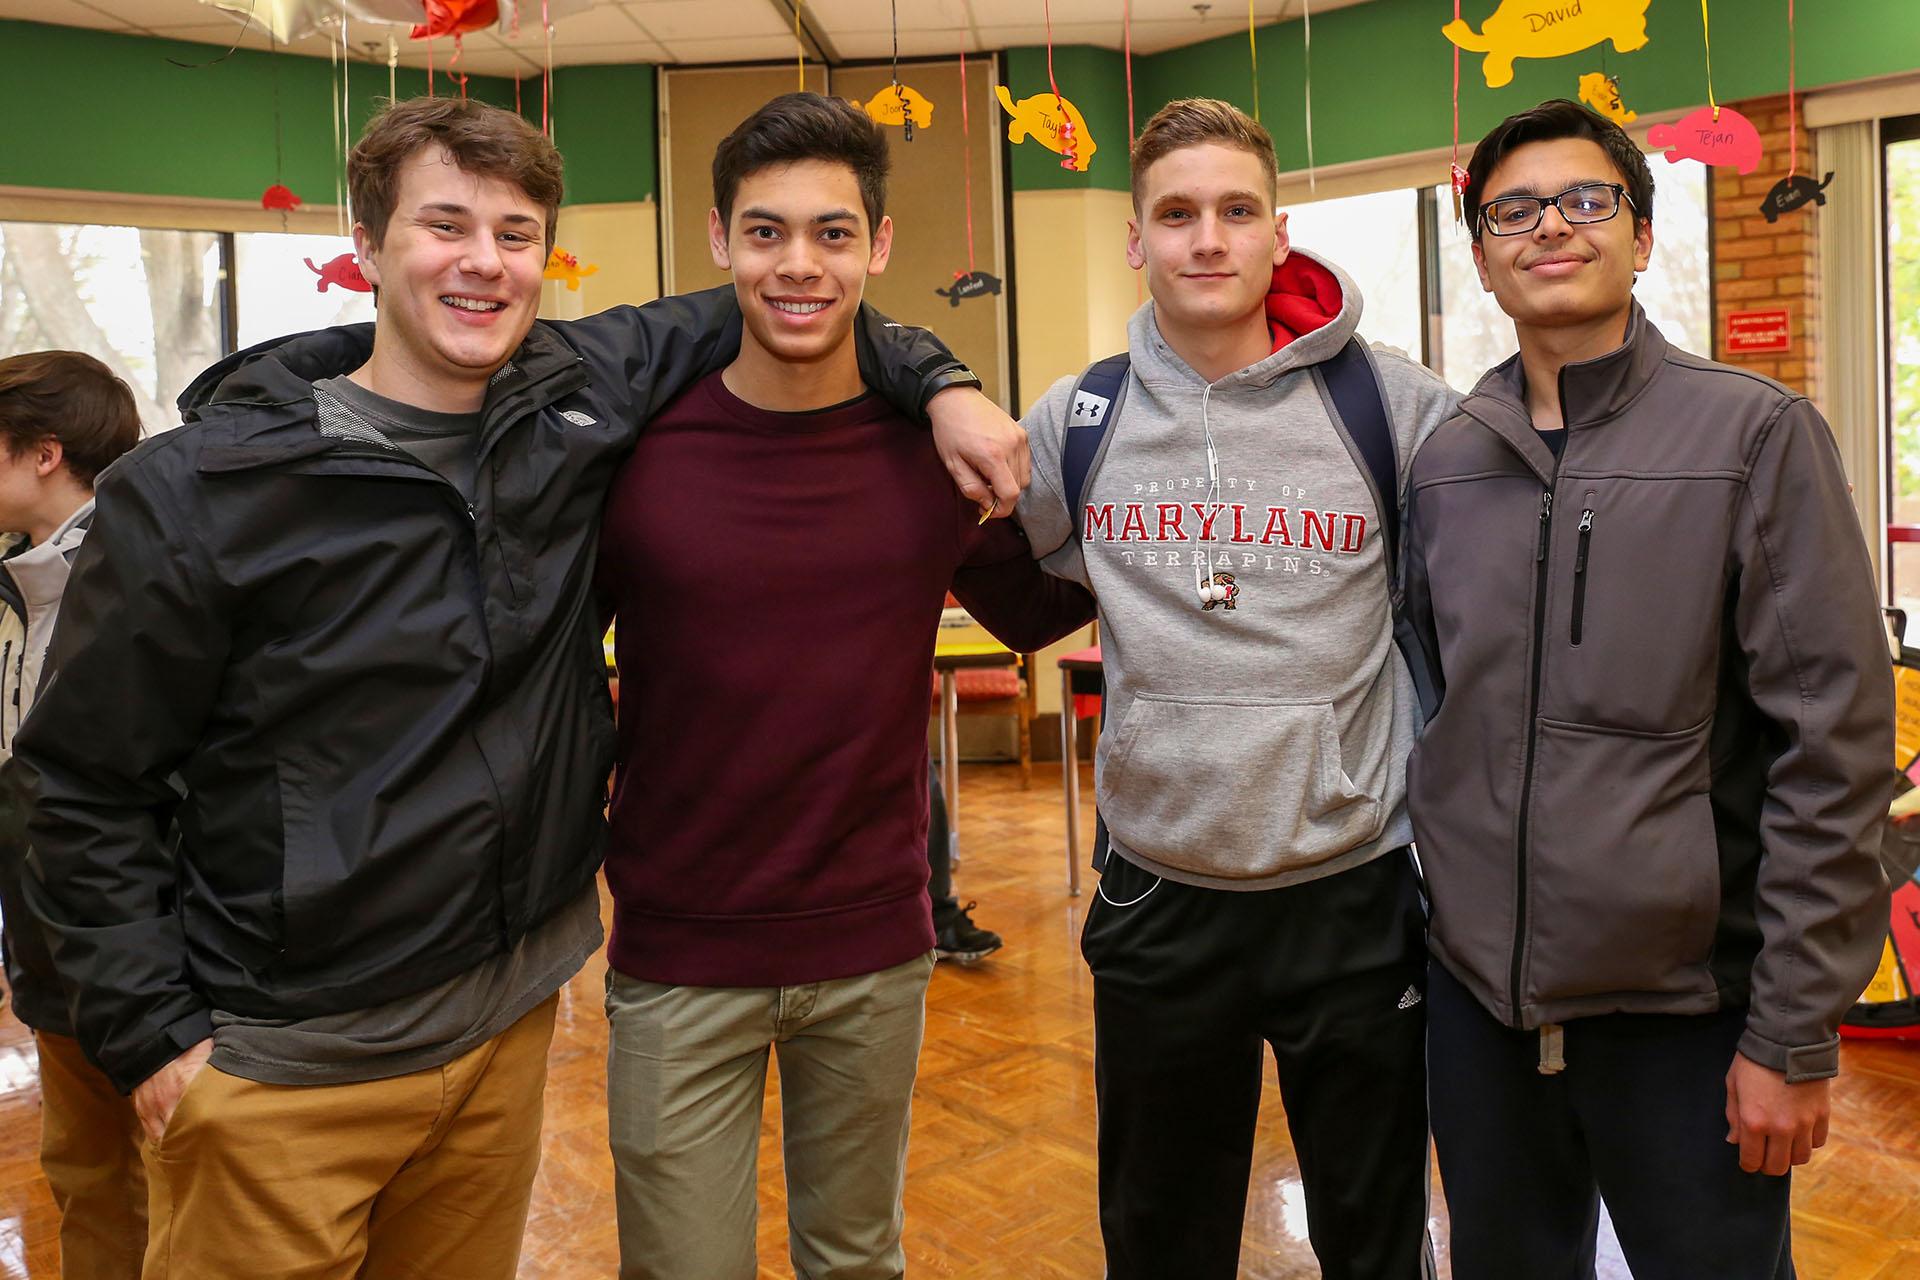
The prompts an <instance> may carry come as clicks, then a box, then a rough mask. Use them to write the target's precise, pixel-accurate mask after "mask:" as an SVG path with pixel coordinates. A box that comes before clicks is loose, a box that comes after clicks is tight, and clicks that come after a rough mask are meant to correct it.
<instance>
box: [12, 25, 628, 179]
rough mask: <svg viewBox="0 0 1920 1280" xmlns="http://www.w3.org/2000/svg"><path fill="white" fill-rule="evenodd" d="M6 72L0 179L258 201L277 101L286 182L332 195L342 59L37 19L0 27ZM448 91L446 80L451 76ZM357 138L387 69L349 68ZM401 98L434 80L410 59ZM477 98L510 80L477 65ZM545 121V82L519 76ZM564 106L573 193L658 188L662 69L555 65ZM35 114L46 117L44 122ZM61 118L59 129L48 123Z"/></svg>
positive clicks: (381, 93) (495, 97)
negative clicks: (336, 81) (658, 79)
mask: <svg viewBox="0 0 1920 1280" xmlns="http://www.w3.org/2000/svg"><path fill="white" fill-rule="evenodd" d="M0 49H4V50H5V51H6V53H7V74H6V75H4V76H0V118H4V119H7V120H11V121H13V122H14V123H13V127H12V128H10V129H9V130H8V131H7V138H6V141H5V143H4V144H0V184H5V185H9V186H23V187H56V188H72V189H76V190H81V191H116V192H132V193H138V194H143V195H157V196H211V197H216V198H220V199H232V200H254V199H258V198H259V195H260V193H261V191H263V190H264V189H265V188H266V187H267V186H268V185H269V184H270V183H272V182H273V181H274V180H275V164H274V101H275V97H276V94H277V96H278V100H279V103H280V121H281V124H280V153H281V161H280V166H279V177H280V180H281V181H283V182H284V183H286V185H287V186H289V187H291V188H292V189H293V191H294V193H295V194H297V195H299V196H300V197H301V198H302V199H304V200H306V201H307V202H308V203H310V204H327V203H331V202H332V200H333V195H334V175H335V172H336V166H335V160H334V150H333V114H332V97H331V73H332V67H331V65H330V64H329V63H327V62H326V61H324V60H322V59H319V58H310V57H302V56H299V55H296V54H285V53H283V54H279V55H274V54H269V53H256V52H253V51H250V50H245V49H242V50H238V51H236V52H235V53H233V54H232V55H231V56H230V57H227V58H224V59H222V60H221V61H219V62H215V63H213V65H211V66H203V67H197V68H194V69H186V68H182V67H176V66H173V65H172V64H170V63H169V62H168V61H167V59H168V58H175V59H178V60H179V61H181V62H186V63H206V62H209V61H211V60H212V59H214V58H218V57H219V56H220V54H221V52H222V50H221V49H219V48H217V47H215V46H213V45H204V44H186V43H182V42H179V41H170V40H155V39H151V38H148V37H142V36H124V35H115V34H112V33H110V32H104V31H92V30H86V29H82V28H78V27H59V26H49V25H44V24H41V23H35V22H0ZM435 84H436V88H437V89H438V91H439V92H441V93H445V92H446V91H447V89H448V87H449V85H448V82H447V80H446V78H445V76H444V75H442V76H439V77H436V80H435ZM348 87H349V90H350V92H351V95H352V101H351V106H352V114H353V119H352V122H351V123H352V128H351V134H352V136H358V134H359V131H360V127H361V126H362V125H363V124H364V123H365V122H366V120H367V118H368V117H369V116H370V115H372V114H373V112H374V111H375V110H376V109H377V107H378V102H377V101H376V99H384V98H385V97H386V94H387V70H386V67H385V66H375V65H369V64H366V63H354V64H353V66H352V68H351V70H350V71H349V73H348ZM396 87H397V89H398V92H399V94H400V96H401V97H403V98H406V97H414V96H417V95H420V94H423V93H425V92H426V91H427V76H426V73H425V72H424V71H411V70H408V69H406V68H404V67H403V68H401V69H400V71H399V73H398V76H397V77H396ZM467 92H468V94H469V95H470V96H472V97H475V98H479V99H481V100H482V101H485V102H491V103H494V104H496V105H498V106H503V107H512V106H513V101H514V85H513V81H512V80H509V79H506V78H504V77H498V76H477V75H476V76H471V77H469V78H468V81H467ZM521 92H522V96H523V104H522V105H523V110H524V111H525V112H526V113H527V114H528V116H529V117H530V118H532V119H534V120H536V121H537V120H538V119H539V111H540V86H539V82H538V81H537V80H535V79H528V80H526V81H525V82H523V84H522V86H521ZM553 92H554V111H555V119H556V123H557V125H558V126H559V128H560V130H561V141H562V144H563V146H564V148H565V150H566V153H567V202H568V203H569V204H579V203H586V202H598V201H612V200H643V199H646V198H647V197H648V196H650V195H651V194H652V193H653V191H654V186H655V176H654V175H655V152H656V150H657V133H656V126H655V123H654V122H655V96H654V73H653V68H652V67H649V66H619V67H569V68H561V69H559V70H557V71H555V72H554V87H553ZM33 122H39V123H38V125H37V126H36V124H34V123H33ZM50 122H57V127H48V126H49V123H50Z"/></svg>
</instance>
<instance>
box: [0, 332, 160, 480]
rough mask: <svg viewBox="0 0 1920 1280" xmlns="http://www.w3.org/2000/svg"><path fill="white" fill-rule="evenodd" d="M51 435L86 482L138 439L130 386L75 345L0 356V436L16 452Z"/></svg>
mask: <svg viewBox="0 0 1920 1280" xmlns="http://www.w3.org/2000/svg"><path fill="white" fill-rule="evenodd" d="M48 437H52V438H53V439H55V440H58V441H59V442H60V449H61V451H62V453H63V454H64V456H65V460H66V467H67V470H68V471H70V472H72V473H73V478H74V479H75V480H78V481H79V482H80V483H81V484H84V485H86V486H87V487H88V488H92V487H93V478H94V477H95V476H97V475H99V474H100V472H101V470H102V468H104V467H105V466H106V465H107V464H108V463H110V462H112V461H113V460H114V459H115V458H118V457H119V456H120V455H121V454H123V453H125V452H126V451H127V450H129V449H131V448H133V446H135V445H136V444H139V443H140V414H139V412H138V411H137V410H136V409H135V408H134V407H133V392H131V391H129V390H128V389H127V384H126V383H124V382H122V381H120V379H118V378H116V377H114V376H113V371H112V370H111V369H108V368H107V366H105V365H104V364H101V363H100V362H99V361H98V360H95V359H94V358H93V357H92V356H89V355H82V354H81V353H80V352H78V351H33V352H29V353H28V354H26V355H23V356H8V357H7V358H6V359H4V360H0V440H4V441H5V442H6V446H7V452H8V453H9V454H11V455H12V456H13V457H16V458H17V457H19V456H20V454H21V453H22V451H24V450H26V449H30V448H33V447H34V446H35V445H37V444H39V443H40V442H41V441H42V440H45V439H47V438H48Z"/></svg>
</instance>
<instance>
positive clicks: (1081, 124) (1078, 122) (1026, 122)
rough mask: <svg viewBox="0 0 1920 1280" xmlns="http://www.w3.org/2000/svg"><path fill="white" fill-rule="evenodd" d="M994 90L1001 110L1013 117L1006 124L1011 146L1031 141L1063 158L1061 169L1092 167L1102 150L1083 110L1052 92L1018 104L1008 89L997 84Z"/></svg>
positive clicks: (1082, 171) (1085, 168) (1037, 95)
mask: <svg viewBox="0 0 1920 1280" xmlns="http://www.w3.org/2000/svg"><path fill="white" fill-rule="evenodd" d="M993 89H994V92H995V93H996V94H997V95H999V98H1000V106H1001V107H1002V108H1003V109H1004V110H1005V111H1006V113H1007V115H1008V116H1009V117H1011V118H1010V119H1009V120H1008V121H1007V141H1008V142H1012V143H1021V142H1025V141H1026V140H1027V139H1028V138H1032V139H1033V140H1034V141H1036V142H1038V143H1039V144H1040V145H1041V146H1043V147H1045V148H1046V149H1047V150H1049V151H1051V152H1053V153H1055V154H1056V155H1058V156H1060V158H1061V159H1060V167H1061V168H1063V169H1073V170H1076V171H1078V172H1080V173H1085V172H1086V171H1087V166H1088V165H1090V164H1092V163H1093V153H1094V152H1095V151H1097V150H1099V149H1100V147H1099V144H1098V143H1096V142H1095V141H1094V140H1093V134H1092V133H1091V132H1090V131H1088V129H1087V119H1086V117H1085V116H1083V115H1081V114H1080V108H1078V107H1076V106H1074V105H1073V104H1072V103H1071V102H1069V101H1067V100H1066V99H1065V98H1063V97H1060V96H1058V95H1057V94H1054V93H1053V92H1051V91H1049V92H1046V93H1036V94H1034V95H1033V96H1032V97H1031V98H1022V99H1020V101H1018V102H1015V101H1014V100H1013V95H1012V94H1011V93H1008V92H1007V86H1005V85H1003V84H997V85H995V86H994V87H993Z"/></svg>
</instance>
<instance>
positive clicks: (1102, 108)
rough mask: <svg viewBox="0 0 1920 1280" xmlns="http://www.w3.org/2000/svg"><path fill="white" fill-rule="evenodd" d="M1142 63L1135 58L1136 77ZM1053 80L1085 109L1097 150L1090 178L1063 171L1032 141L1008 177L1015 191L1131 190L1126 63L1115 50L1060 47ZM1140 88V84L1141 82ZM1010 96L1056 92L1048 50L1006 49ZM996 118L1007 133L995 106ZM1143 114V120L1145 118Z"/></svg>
mask: <svg viewBox="0 0 1920 1280" xmlns="http://www.w3.org/2000/svg"><path fill="white" fill-rule="evenodd" d="M1140 62H1141V60H1140V59H1138V58H1136V59H1134V64H1133V65H1134V71H1135V73H1136V75H1137V74H1138V72H1139V70H1140ZM1053 76H1054V80H1055V81H1056V82H1057V83H1058V84H1059V86H1060V96H1061V97H1063V98H1065V99H1066V100H1067V101H1068V102H1071V103H1072V104H1073V105H1074V106H1076V107H1078V108H1080V114H1081V116H1082V117H1084V118H1085V119H1086V122H1087V129H1088V131H1089V132H1091V133H1092V134H1093V140H1094V143H1095V146H1096V150H1095V151H1094V153H1093V159H1092V161H1091V162H1090V163H1089V164H1088V166H1087V171H1086V172H1085V173H1079V172H1076V171H1074V170H1072V169H1062V168H1061V167H1060V157H1059V156H1058V155H1057V154H1055V153H1054V152H1052V151H1049V150H1047V149H1046V148H1045V147H1043V146H1041V145H1040V144H1039V143H1038V142H1037V141H1035V140H1034V139H1032V138H1028V139H1027V140H1026V141H1025V142H1022V143H1019V144H1018V145H1016V146H1015V147H1014V148H1013V163H1012V166H1011V170H1012V171H1011V173H1010V174H1009V175H1008V176H1009V179H1010V181H1011V182H1012V185H1013V189H1014V190H1015V191H1059V190H1085V189H1087V188H1103V189H1105V190H1108V191H1125V190H1126V189H1127V82H1126V64H1125V62H1124V61H1122V59H1121V57H1120V55H1119V54H1118V53H1115V52H1114V51H1113V50H1111V49H1095V48H1092V47H1090V46H1088V45H1069V46H1066V47H1064V48H1062V47H1056V48H1055V49H1054V51H1053ZM1135 87H1136V89H1137V88H1138V83H1137V81H1136V85H1135ZM1007 91H1008V92H1009V93H1011V94H1012V95H1013V100H1014V101H1015V102H1018V101H1020V100H1021V99H1022V98H1029V97H1032V96H1033V95H1034V94H1036V93H1049V92H1051V90H1050V88H1049V87H1048V83H1047V51H1046V50H1045V49H1044V48H1024V49H1009V50H1007ZM993 114H994V119H995V120H997V121H998V122H999V128H1000V129H1001V131H1002V132H1003V133H1004V132H1005V130H1006V127H1007V113H1006V112H1005V111H1003V110H1001V109H1000V107H999V106H998V105H996V106H995V107H994V109H993ZM1145 118H1146V117H1145V116H1144V115H1143V116H1141V119H1143V120H1144V119H1145Z"/></svg>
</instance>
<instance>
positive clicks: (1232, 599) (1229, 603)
mask: <svg viewBox="0 0 1920 1280" xmlns="http://www.w3.org/2000/svg"><path fill="white" fill-rule="evenodd" d="M1213 581H1214V583H1215V585H1217V586H1222V587H1225V588H1226V589H1227V598H1226V599H1225V600H1209V601H1207V602H1206V603H1205V604H1203V605H1201V606H1200V608H1201V609H1202V610H1203V611H1204V612H1207V613H1212V612H1213V606H1215V605H1216V604H1217V605H1221V606H1222V607H1223V608H1226V609H1232V608H1233V607H1234V605H1236V604H1238V603H1239V602H1240V584H1239V583H1237V582H1235V581H1234V580H1233V575H1232V574H1230V573H1216V574H1214V575H1213Z"/></svg>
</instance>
